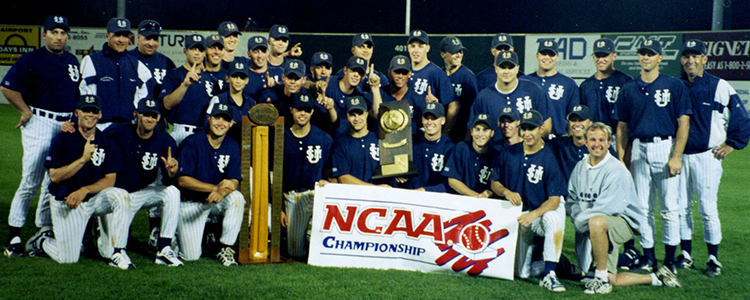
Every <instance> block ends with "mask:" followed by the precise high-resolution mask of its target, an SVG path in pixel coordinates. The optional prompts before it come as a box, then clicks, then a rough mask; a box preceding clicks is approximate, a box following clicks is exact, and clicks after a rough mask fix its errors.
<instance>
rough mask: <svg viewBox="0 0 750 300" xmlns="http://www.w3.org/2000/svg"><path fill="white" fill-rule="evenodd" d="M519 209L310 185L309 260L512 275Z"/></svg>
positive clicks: (484, 202) (447, 198)
mask: <svg viewBox="0 0 750 300" xmlns="http://www.w3.org/2000/svg"><path fill="white" fill-rule="evenodd" d="M519 215H521V207H520V206H513V205H512V204H510V202H508V201H502V200H497V199H479V198H473V197H465V196H458V195H450V194H444V193H430V192H419V191H413V190H403V189H395V188H383V187H371V186H359V185H345V184H327V185H326V186H324V187H322V188H320V187H319V188H316V189H315V204H314V208H313V224H312V235H311V238H310V256H309V259H308V263H309V264H311V265H316V266H327V267H350V268H372V269H398V270H409V271H422V272H434V273H449V274H453V273H459V274H468V275H482V276H488V277H497V278H503V279H509V280H512V279H513V270H514V259H515V252H516V239H517V233H518V222H517V221H516V219H517V218H518V216H519Z"/></svg>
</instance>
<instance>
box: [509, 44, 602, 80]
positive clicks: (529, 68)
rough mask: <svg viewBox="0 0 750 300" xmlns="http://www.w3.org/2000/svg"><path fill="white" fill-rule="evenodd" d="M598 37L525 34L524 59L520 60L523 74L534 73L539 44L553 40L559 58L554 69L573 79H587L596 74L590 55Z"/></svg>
mask: <svg viewBox="0 0 750 300" xmlns="http://www.w3.org/2000/svg"><path fill="white" fill-rule="evenodd" d="M600 37H601V35H599V34H577V35H560V34H555V35H552V34H527V35H526V47H525V48H526V49H525V50H524V51H525V52H524V54H525V55H524V57H525V58H524V59H523V60H522V61H523V72H524V73H525V74H530V73H533V72H536V70H537V61H536V52H537V50H539V43H541V42H542V41H545V40H554V41H555V42H557V47H558V53H557V55H558V56H559V57H560V58H559V59H558V61H557V65H556V66H555V69H557V71H558V72H560V73H562V74H564V75H567V76H568V77H571V78H573V79H586V78H589V77H591V75H594V73H596V66H595V65H594V60H593V59H592V58H591V54H592V51H593V48H594V42H595V41H596V40H598V39H599V38H600Z"/></svg>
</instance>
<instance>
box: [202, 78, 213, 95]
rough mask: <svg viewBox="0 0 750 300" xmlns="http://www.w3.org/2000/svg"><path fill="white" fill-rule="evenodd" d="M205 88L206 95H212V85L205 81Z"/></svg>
mask: <svg viewBox="0 0 750 300" xmlns="http://www.w3.org/2000/svg"><path fill="white" fill-rule="evenodd" d="M204 86H205V87H206V94H209V95H213V92H214V85H213V84H211V82H210V81H206V84H204Z"/></svg>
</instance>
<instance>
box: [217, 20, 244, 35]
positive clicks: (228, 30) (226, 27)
mask: <svg viewBox="0 0 750 300" xmlns="http://www.w3.org/2000/svg"><path fill="white" fill-rule="evenodd" d="M218 31H219V34H220V35H221V36H223V37H228V36H230V35H233V34H235V33H236V34H239V35H242V32H240V29H239V28H238V27H237V24H234V22H232V21H224V22H221V24H219V30H218Z"/></svg>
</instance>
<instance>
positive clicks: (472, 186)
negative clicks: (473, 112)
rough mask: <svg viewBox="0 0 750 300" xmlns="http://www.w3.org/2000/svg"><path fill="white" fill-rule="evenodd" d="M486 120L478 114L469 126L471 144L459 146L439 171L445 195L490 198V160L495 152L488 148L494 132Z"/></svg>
mask: <svg viewBox="0 0 750 300" xmlns="http://www.w3.org/2000/svg"><path fill="white" fill-rule="evenodd" d="M490 120H491V119H490V116H489V115H486V114H478V115H477V116H476V117H474V119H473V120H472V122H471V144H469V141H462V142H459V143H458V144H457V145H456V147H455V148H454V149H453V153H451V155H450V157H449V158H448V161H447V162H446V163H445V167H444V168H443V176H445V177H447V178H448V185H449V186H450V189H449V192H451V193H454V194H459V195H466V196H471V197H478V198H489V197H492V195H494V194H493V193H492V190H491V189H490V177H491V174H492V160H493V159H495V157H496V156H497V151H496V150H495V149H494V148H493V147H492V146H491V145H490V141H491V140H492V136H493V135H494V134H495V131H494V130H492V127H490V123H491V121H490Z"/></svg>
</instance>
